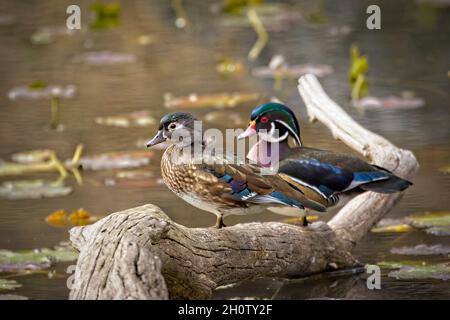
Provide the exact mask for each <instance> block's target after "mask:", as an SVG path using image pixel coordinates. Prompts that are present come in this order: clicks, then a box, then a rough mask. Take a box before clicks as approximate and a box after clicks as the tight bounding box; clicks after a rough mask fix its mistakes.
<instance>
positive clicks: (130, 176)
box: [105, 170, 163, 188]
mask: <svg viewBox="0 0 450 320" xmlns="http://www.w3.org/2000/svg"><path fill="white" fill-rule="evenodd" d="M105 185H107V186H113V187H125V188H149V187H156V186H160V185H163V181H162V179H161V178H160V177H155V176H154V175H153V173H152V172H150V171H147V170H130V171H119V172H117V173H116V176H115V177H114V178H108V179H105Z"/></svg>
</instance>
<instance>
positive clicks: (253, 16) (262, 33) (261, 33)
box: [247, 9, 269, 61]
mask: <svg viewBox="0 0 450 320" xmlns="http://www.w3.org/2000/svg"><path fill="white" fill-rule="evenodd" d="M247 17H248V20H249V21H250V24H251V25H252V27H253V29H254V30H255V32H256V34H257V35H258V39H257V40H256V42H255V44H254V45H253V47H252V48H251V49H250V51H249V53H248V58H249V60H250V61H255V60H256V59H257V58H258V56H259V54H260V53H261V51H262V50H263V49H264V47H265V46H266V44H267V42H268V41H269V34H268V33H267V31H266V29H265V28H264V25H263V23H262V21H261V19H260V18H259V16H258V14H257V13H256V11H255V10H254V9H249V10H248V11H247Z"/></svg>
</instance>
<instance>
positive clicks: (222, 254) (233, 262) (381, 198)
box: [70, 75, 418, 299]
mask: <svg viewBox="0 0 450 320" xmlns="http://www.w3.org/2000/svg"><path fill="white" fill-rule="evenodd" d="M299 91H300V94H301V95H302V97H303V99H304V101H305V104H306V107H307V109H308V112H309V115H310V117H311V118H312V119H318V120H319V121H321V122H323V123H324V124H325V125H326V126H328V127H329V128H330V129H331V130H332V132H333V134H334V136H335V137H336V138H339V139H341V140H342V141H343V142H345V143H346V144H348V145H349V146H350V147H352V148H353V149H355V150H357V151H358V152H361V153H363V154H364V155H365V156H367V157H369V159H370V160H371V161H373V162H374V163H376V164H378V165H382V166H384V167H386V168H388V169H390V170H392V171H394V172H395V173H397V174H399V175H400V176H402V177H404V178H408V179H410V178H412V176H413V175H414V173H415V171H416V170H417V167H418V165H417V162H416V160H415V158H414V156H413V154H412V153H411V152H409V151H405V150H401V149H398V148H397V147H395V146H394V145H392V144H391V143H390V142H389V141H387V140H385V139H383V138H381V137H380V136H377V135H375V134H373V133H371V132H370V131H368V130H366V129H364V128H362V127H361V126H359V125H358V124H357V123H356V122H354V121H353V120H352V119H351V118H350V117H349V116H348V115H347V114H346V113H345V112H344V111H343V110H342V109H341V108H340V107H339V106H338V105H336V104H335V103H334V102H333V101H331V100H330V99H329V98H328V96H327V95H326V94H325V92H324V91H323V90H322V88H321V86H320V84H319V82H318V81H317V79H316V78H315V77H314V76H310V75H308V76H305V77H302V78H301V79H300V81H299ZM400 197H401V194H393V195H379V194H375V193H366V194H364V195H361V196H359V197H357V198H355V199H354V200H352V201H351V202H349V203H348V204H347V205H346V206H345V207H344V208H343V209H342V210H341V211H340V212H339V213H338V214H337V215H336V216H335V217H334V218H333V219H332V220H331V221H330V222H329V224H326V223H324V222H317V223H314V224H312V225H310V226H308V227H307V228H303V227H298V226H293V225H288V224H283V223H278V222H268V223H247V224H238V225H236V226H231V227H227V228H224V229H219V230H218V229H214V228H186V227H184V226H182V225H179V224H177V223H175V222H173V221H172V220H171V219H170V218H169V217H167V216H166V215H165V214H164V213H163V212H162V211H161V209H159V208H158V207H156V206H154V205H145V206H142V207H138V208H134V209H129V210H125V211H122V212H117V213H114V214H111V215H110V216H108V217H106V218H104V219H102V220H100V221H98V222H97V223H95V224H93V225H90V226H85V227H76V228H73V229H72V230H71V231H70V234H71V241H72V243H73V244H74V246H75V247H76V248H78V249H79V250H80V257H79V259H78V263H77V270H76V273H75V287H74V288H73V289H72V291H71V293H70V298H71V299H111V298H117V299H123V298H131V299H133V298H134V299H152V298H160V299H165V298H167V297H168V296H169V297H170V298H189V299H198V298H207V297H209V296H210V295H211V293H212V291H213V290H214V289H215V288H216V287H218V286H220V285H226V284H230V283H235V282H238V281H242V280H245V279H253V278H257V277H282V278H292V277H302V276H307V275H311V274H314V273H319V272H324V271H327V270H333V269H345V268H351V267H355V266H357V265H358V262H357V261H356V260H355V259H354V257H353V256H352V255H351V253H350V250H351V249H352V247H353V245H354V244H355V243H356V242H357V241H359V240H360V239H361V238H362V237H363V236H364V235H365V234H366V233H367V232H368V231H369V230H370V228H371V227H372V226H373V225H374V224H375V223H376V222H377V221H379V220H380V219H381V218H382V217H383V216H384V215H385V214H386V213H387V212H388V211H389V209H390V208H392V206H393V205H394V204H395V203H396V202H397V201H398V199H400Z"/></svg>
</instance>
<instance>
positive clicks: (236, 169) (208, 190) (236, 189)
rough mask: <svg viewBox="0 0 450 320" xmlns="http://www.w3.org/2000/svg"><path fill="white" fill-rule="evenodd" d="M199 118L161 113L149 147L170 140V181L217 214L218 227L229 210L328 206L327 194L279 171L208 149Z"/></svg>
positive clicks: (165, 172)
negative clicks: (313, 192)
mask: <svg viewBox="0 0 450 320" xmlns="http://www.w3.org/2000/svg"><path fill="white" fill-rule="evenodd" d="M195 121H196V118H195V117H194V116H192V115H191V114H189V113H182V112H175V113H171V114H168V115H166V116H164V117H162V118H161V121H160V125H159V129H158V132H157V133H156V135H155V137H154V138H153V139H152V140H150V141H149V142H148V143H147V147H151V146H154V145H157V144H159V143H162V142H164V141H166V140H167V141H169V142H171V143H172V144H171V145H170V146H169V147H168V148H167V149H166V151H165V152H164V154H163V156H162V159H161V171H162V177H163V180H164V182H165V184H166V185H167V187H168V188H169V189H170V190H171V191H173V192H174V193H175V194H176V195H178V196H179V197H180V198H182V199H183V200H185V201H186V202H188V203H189V204H191V205H193V206H195V207H197V208H200V209H202V210H205V211H209V212H211V213H214V214H215V215H216V216H217V220H216V224H215V227H217V228H221V227H223V226H225V225H224V223H223V218H224V216H226V215H229V214H248V213H257V212H260V211H262V210H264V209H266V208H268V207H290V208H294V209H295V210H297V211H299V212H300V211H301V210H302V209H304V208H310V209H312V210H316V211H325V210H326V201H325V200H324V199H323V198H320V199H317V201H316V200H310V199H308V198H307V197H306V196H305V195H304V194H303V193H302V192H301V191H299V190H298V189H296V188H293V187H292V186H291V185H290V184H289V183H288V182H286V181H285V179H283V178H281V177H280V176H278V175H261V172H260V169H261V167H258V166H255V165H251V164H246V163H242V162H241V163H240V162H239V160H238V159H237V157H236V156H235V155H231V156H230V155H226V156H220V155H219V154H218V153H217V152H214V153H212V154H209V153H208V152H204V151H205V150H206V148H208V142H206V141H204V140H203V134H202V132H201V128H198V126H196V124H195ZM180 137H181V138H180Z"/></svg>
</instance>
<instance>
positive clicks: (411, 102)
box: [352, 96, 425, 110]
mask: <svg viewBox="0 0 450 320" xmlns="http://www.w3.org/2000/svg"><path fill="white" fill-rule="evenodd" d="M352 105H353V106H354V107H355V108H358V109H364V110H381V109H386V110H408V109H417V108H421V107H423V106H424V105H425V100H423V99H422V98H415V97H396V96H388V97H385V98H377V97H364V98H362V99H353V100H352Z"/></svg>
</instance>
